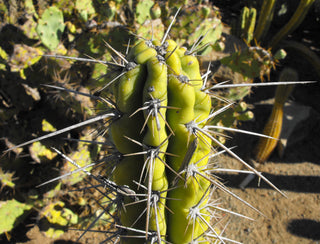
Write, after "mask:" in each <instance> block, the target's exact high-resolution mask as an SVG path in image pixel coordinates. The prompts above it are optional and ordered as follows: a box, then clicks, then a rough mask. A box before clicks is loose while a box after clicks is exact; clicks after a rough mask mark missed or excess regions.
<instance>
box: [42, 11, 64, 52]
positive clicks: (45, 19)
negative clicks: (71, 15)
mask: <svg viewBox="0 0 320 244" xmlns="http://www.w3.org/2000/svg"><path fill="white" fill-rule="evenodd" d="M64 27H65V25H64V20H63V14H62V12H61V11H60V10H59V9H58V8H56V7H50V8H48V9H46V10H45V11H44V13H43V14H42V16H41V19H39V21H38V25H37V28H36V30H37V32H38V35H39V36H40V39H41V41H42V43H43V44H44V45H45V46H46V47H47V48H49V49H50V50H54V49H55V48H56V47H57V46H58V44H59V42H60V37H61V35H62V33H63V30H64Z"/></svg>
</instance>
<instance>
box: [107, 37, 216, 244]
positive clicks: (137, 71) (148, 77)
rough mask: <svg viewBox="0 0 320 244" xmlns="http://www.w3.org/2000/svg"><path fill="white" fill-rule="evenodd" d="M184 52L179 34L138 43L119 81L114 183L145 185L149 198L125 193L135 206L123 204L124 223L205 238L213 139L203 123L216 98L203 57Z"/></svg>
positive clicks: (185, 239)
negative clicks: (206, 85)
mask: <svg viewBox="0 0 320 244" xmlns="http://www.w3.org/2000/svg"><path fill="white" fill-rule="evenodd" d="M185 52H186V50H185V49H183V48H180V47H178V46H177V44H176V43H175V42H174V41H173V40H167V41H163V42H161V43H160V42H159V41H153V42H151V41H144V40H141V41H140V42H138V43H137V44H136V45H135V46H134V47H133V48H132V49H131V51H130V53H129V54H128V57H127V65H126V67H125V69H126V70H125V71H123V72H125V73H123V75H122V76H121V78H120V79H119V80H118V81H115V84H114V86H113V90H114V95H115V100H116V107H117V109H118V113H119V118H118V119H115V120H114V121H113V122H112V124H111V127H110V130H111V135H112V140H113V142H114V144H115V146H116V148H117V149H118V151H119V152H120V153H121V154H122V155H123V158H122V160H121V161H120V162H119V164H118V165H117V167H116V169H115V173H114V180H115V182H116V183H117V184H118V185H126V186H128V187H129V188H130V189H131V190H133V191H134V192H136V194H143V192H145V191H146V200H145V201H144V202H143V203H135V202H134V200H133V199H132V197H125V198H124V202H125V204H128V205H129V204H130V206H128V207H126V210H123V211H121V214H120V218H121V223H122V224H123V225H125V226H128V227H129V226H130V227H132V228H134V229H137V230H145V233H146V234H145V235H146V237H147V238H150V235H151V236H152V234H148V233H155V236H156V239H157V240H159V239H161V240H168V241H169V242H172V243H189V242H191V241H192V240H195V239H198V238H201V239H203V238H204V237H202V236H203V234H204V232H205V231H207V229H208V228H209V227H208V226H207V225H206V223H209V221H210V220H209V217H207V216H209V214H208V211H209V210H207V209H206V207H205V206H206V202H207V200H208V188H210V182H209V181H208V180H207V179H206V177H208V178H209V176H208V175H207V173H206V170H207V168H206V165H207V163H208V158H209V155H210V151H211V139H210V138H209V137H208V136H206V135H201V136H198V135H197V132H196V129H197V128H203V126H204V125H205V123H206V121H207V118H208V115H209V113H210V110H211V98H210V96H209V95H208V94H207V93H205V92H203V91H202V90H201V89H202V86H203V80H202V78H201V75H200V71H199V63H198V61H197V59H196V57H194V56H192V55H185ZM191 149H192V151H191V153H190V150H191ZM197 173H198V174H197ZM166 208H167V209H168V210H166ZM137 209H140V210H141V211H137ZM144 209H146V210H145V212H144V211H143V210H144ZM143 213H144V214H143ZM142 214H143V215H142ZM202 216H204V217H202ZM201 218H203V220H201ZM209 226H210V225H209ZM133 232H134V231H133ZM178 233H179V234H178ZM132 235H133V236H135V235H137V233H130V236H132ZM140 235H141V234H140ZM139 241H141V239H138V237H137V236H136V237H135V238H132V239H129V238H124V243H139Z"/></svg>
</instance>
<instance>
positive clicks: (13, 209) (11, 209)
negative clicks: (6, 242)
mask: <svg viewBox="0 0 320 244" xmlns="http://www.w3.org/2000/svg"><path fill="white" fill-rule="evenodd" d="M31 208H32V206H31V205H29V204H26V203H21V202H18V201H17V200H15V199H12V200H8V201H0V216H3V217H2V221H1V223H0V234H2V233H6V232H9V231H10V230H11V229H12V228H13V227H14V226H16V225H18V224H19V223H20V222H22V220H23V217H24V216H25V212H28V211H29V210H30V209H31ZM18 217H20V218H18Z"/></svg>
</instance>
